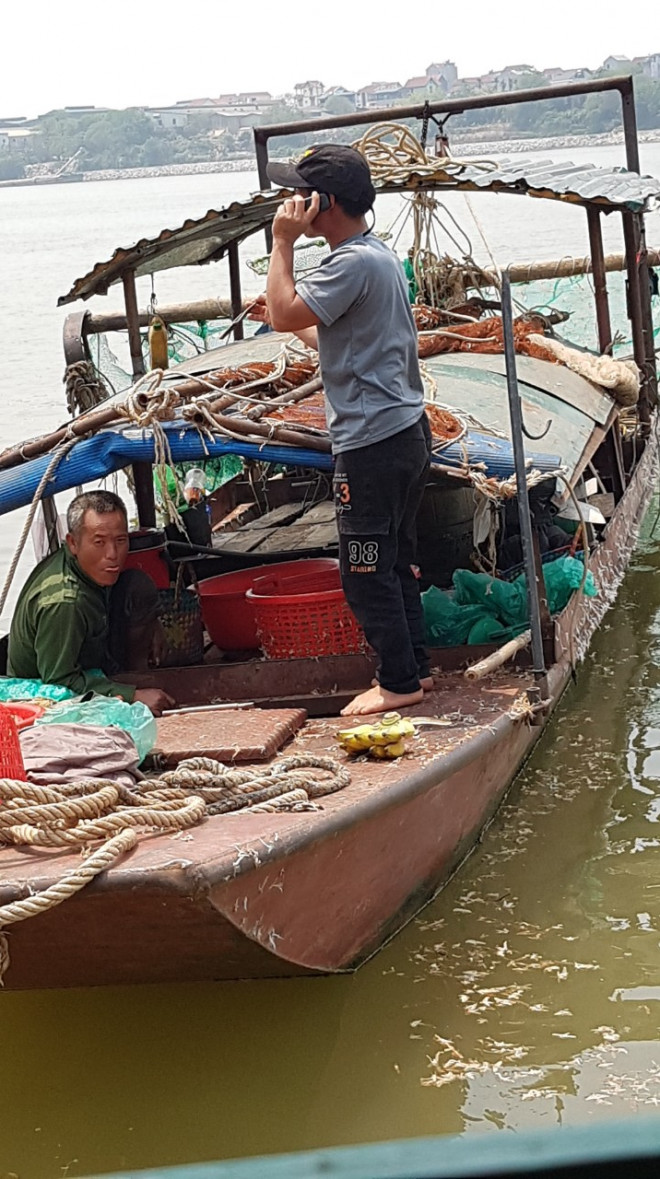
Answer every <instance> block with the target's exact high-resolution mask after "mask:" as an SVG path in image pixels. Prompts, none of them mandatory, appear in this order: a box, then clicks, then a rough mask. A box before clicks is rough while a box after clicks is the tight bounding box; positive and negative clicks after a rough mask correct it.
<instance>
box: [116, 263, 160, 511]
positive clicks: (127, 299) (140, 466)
mask: <svg viewBox="0 0 660 1179" xmlns="http://www.w3.org/2000/svg"><path fill="white" fill-rule="evenodd" d="M122 283H123V286H124V305H125V307H126V328H127V331H128V346H129V349H130V353H131V368H132V371H133V379H134V380H135V381H137V380H138V379H139V378H140V377H143V376H144V360H143V359H142V341H141V338H140V316H139V312H138V304H137V290H136V288H135V271H134V270H127V271H126V272H125V273H124V274H123V275H122ZM133 485H134V487H135V503H136V506H137V514H138V522H139V524H140V527H141V528H155V526H156V501H155V499H154V484H153V477H152V472H151V463H133Z"/></svg>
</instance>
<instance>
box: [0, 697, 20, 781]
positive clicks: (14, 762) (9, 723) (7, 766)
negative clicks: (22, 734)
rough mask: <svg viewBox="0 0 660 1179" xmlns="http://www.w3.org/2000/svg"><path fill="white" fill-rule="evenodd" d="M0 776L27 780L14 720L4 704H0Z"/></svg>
mask: <svg viewBox="0 0 660 1179" xmlns="http://www.w3.org/2000/svg"><path fill="white" fill-rule="evenodd" d="M0 778H13V779H15V780H16V781H18V782H25V781H26V780H27V779H26V776H25V767H24V765H23V757H22V755H21V746H20V742H19V740H18V730H17V728H16V721H15V720H14V718H13V716H12V714H11V710H10V709H9V708H7V706H6V705H5V704H0Z"/></svg>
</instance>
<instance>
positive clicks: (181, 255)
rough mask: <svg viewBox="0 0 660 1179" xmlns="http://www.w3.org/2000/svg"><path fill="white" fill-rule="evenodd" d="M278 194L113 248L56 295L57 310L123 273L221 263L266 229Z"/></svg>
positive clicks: (105, 288)
mask: <svg viewBox="0 0 660 1179" xmlns="http://www.w3.org/2000/svg"><path fill="white" fill-rule="evenodd" d="M280 200H281V195H280V193H279V192H278V193H277V195H275V190H273V193H272V194H271V193H257V194H256V196H253V197H250V198H249V199H248V200H246V201H234V202H233V203H232V204H231V205H227V207H226V208H225V209H209V211H208V212H207V213H205V214H204V216H203V217H198V218H196V219H195V220H190V219H189V220H188V221H184V223H183V225H182V226H180V228H179V229H163V230H162V231H161V233H159V234H158V237H153V238H141V239H140V241H139V242H136V243H135V245H134V246H119V247H118V248H117V249H116V250H115V252H114V254H113V255H112V257H111V258H110V260H109V261H108V262H97V263H96V265H95V266H94V267H93V269H92V270H90V272H89V273H88V274H85V275H83V277H82V278H77V279H76V281H75V282H74V284H73V286H72V287H71V290H70V291H69V292H68V294H66V295H62V296H61V297H60V298H59V299H58V301H57V305H58V307H61V306H62V305H63V304H65V303H72V302H74V300H75V299H89V298H90V297H91V296H92V295H106V294H107V293H108V289H109V288H110V287H111V286H113V284H114V283H116V282H120V281H121V278H122V275H123V274H125V273H126V272H127V271H129V270H133V271H135V274H136V275H137V276H138V277H140V276H141V275H144V274H156V273H157V272H158V271H159V270H170V269H174V268H176V267H177V266H194V265H202V264H204V263H206V262H214V261H216V259H218V258H222V257H223V255H224V254H225V252H226V250H227V247H228V246H229V245H230V243H231V242H241V241H243V239H244V238H246V237H250V235H251V234H253V233H255V232H256V231H257V230H258V229H263V228H264V226H266V225H268V224H270V222H271V221H272V219H273V217H274V215H275V210H276V209H277V206H278V205H279V203H280Z"/></svg>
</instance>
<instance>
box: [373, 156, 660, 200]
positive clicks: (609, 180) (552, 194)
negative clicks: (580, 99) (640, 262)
mask: <svg viewBox="0 0 660 1179" xmlns="http://www.w3.org/2000/svg"><path fill="white" fill-rule="evenodd" d="M442 175H443V173H441V172H439V173H435V174H434V175H431V176H428V177H427V176H424V177H420V178H419V183H421V186H422V187H424V188H432V187H434V186H435V184H436V181H441V178H442ZM413 177H414V172H411V173H410V174H409V175H408V176H407V177H405V178H404V179H403V180H402V181H401V182H399V181H394V182H390V183H388V184H387V185H383V187H384V188H386V190H387V191H391V190H395V191H396V190H398V189H401V188H410V187H414V182H413ZM448 180H449V183H447V178H446V179H445V184H443V185H442V187H448V188H457V189H459V190H463V191H465V190H466V189H467V190H469V189H481V190H484V191H489V192H511V193H520V194H527V195H529V196H536V197H544V198H546V199H550V200H566V201H570V202H572V203H576V204H592V203H593V204H597V205H599V206H600V207H601V208H602V209H603V210H604V211H605V212H610V211H614V210H616V209H618V210H622V209H628V210H630V211H631V212H643V211H644V210H646V209H647V208H648V206H649V204H650V202H651V201H652V200H653V199H654V198H655V199H656V200H657V199H660V181H659V180H656V179H655V178H654V177H653V176H640V175H639V174H638V173H637V172H628V171H627V170H626V169H625V168H597V167H596V166H595V165H594V164H573V163H571V162H570V161H566V162H562V163H558V164H554V163H553V162H552V160H536V161H533V162H531V163H530V162H529V161H528V160H515V161H513V160H512V161H506V160H505V161H504V162H503V163H502V164H501V165H500V167H498V168H496V169H494V170H486V169H484V168H480V167H479V166H477V165H468V166H467V167H465V168H464V169H463V170H462V171H461V173H460V175H459V176H456V177H450V178H448Z"/></svg>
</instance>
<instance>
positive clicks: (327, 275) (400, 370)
mask: <svg viewBox="0 0 660 1179" xmlns="http://www.w3.org/2000/svg"><path fill="white" fill-rule="evenodd" d="M296 291H297V293H298V294H299V296H300V298H301V299H302V300H303V302H304V303H306V304H307V306H308V307H309V308H310V310H311V311H313V312H314V314H315V315H316V316H317V317H318V319H319V320H320V321H321V322H320V324H319V327H318V341H319V358H320V362H321V373H322V376H323V382H324V386H325V393H326V402H327V418H328V429H329V431H330V438H331V440H332V449H333V451H334V453H335V454H337V453H339V452H341V451H344V450H356V449H357V448H358V447H361V446H369V445H371V443H373V442H382V441H383V439H384V438H390V437H391V436H392V435H393V434H398V433H399V431H400V430H405V429H406V428H407V427H408V426H412V425H413V423H414V422H416V421H417V420H418V418H419V417H421V414H422V411H423V409H424V387H423V384H422V378H421V375H420V371H419V361H418V359H417V330H416V328H415V321H414V319H413V316H412V312H411V310H410V303H409V301H408V285H407V281H406V277H405V274H404V271H403V267H402V265H401V263H400V261H399V259H398V258H397V257H396V255H395V254H394V253H393V252H392V251H391V250H390V249H389V247H388V246H386V245H385V244H384V242H382V241H380V240H379V239H378V238H377V237H373V236H372V235H371V234H366V235H362V234H359V235H358V236H357V237H351V238H348V240H347V241H344V242H342V243H341V245H339V246H337V248H336V249H335V250H333V251H332V252H331V253H330V254H329V255H328V257H327V258H324V259H323V261H322V263H321V265H320V266H319V268H318V269H317V270H315V271H314V272H313V273H312V274H309V275H306V276H305V277H304V278H302V279H300V280H299V281H298V282H297V283H296Z"/></svg>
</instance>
